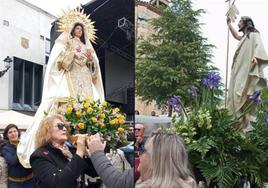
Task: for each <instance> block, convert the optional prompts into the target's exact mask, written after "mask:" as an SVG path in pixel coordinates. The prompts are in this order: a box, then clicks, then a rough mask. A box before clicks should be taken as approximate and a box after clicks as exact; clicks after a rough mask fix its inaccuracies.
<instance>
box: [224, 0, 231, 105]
mask: <svg viewBox="0 0 268 188" xmlns="http://www.w3.org/2000/svg"><path fill="white" fill-rule="evenodd" d="M226 2H227V1H226ZM230 6H231V0H228V10H229V9H230ZM227 30H228V31H227V55H226V70H225V93H224V104H225V105H224V107H225V108H226V107H227V90H228V67H229V66H228V64H229V40H230V37H229V36H230V30H229V28H227Z"/></svg>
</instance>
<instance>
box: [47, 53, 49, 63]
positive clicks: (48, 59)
mask: <svg viewBox="0 0 268 188" xmlns="http://www.w3.org/2000/svg"><path fill="white" fill-rule="evenodd" d="M48 60H49V56H47V55H46V64H47V63H48Z"/></svg>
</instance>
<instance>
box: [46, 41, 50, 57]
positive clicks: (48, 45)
mask: <svg viewBox="0 0 268 188" xmlns="http://www.w3.org/2000/svg"><path fill="white" fill-rule="evenodd" d="M45 48H46V55H49V54H50V39H48V38H46V44H45Z"/></svg>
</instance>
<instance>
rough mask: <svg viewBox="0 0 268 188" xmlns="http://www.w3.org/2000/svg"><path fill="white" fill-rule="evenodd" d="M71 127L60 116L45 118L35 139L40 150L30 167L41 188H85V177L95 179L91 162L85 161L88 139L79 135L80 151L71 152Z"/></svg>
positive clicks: (35, 154) (78, 147)
mask: <svg viewBox="0 0 268 188" xmlns="http://www.w3.org/2000/svg"><path fill="white" fill-rule="evenodd" d="M67 127H68V124H67V122H66V121H65V120H64V118H63V117H62V116H60V115H53V116H49V117H46V118H45V119H44V120H43V121H42V122H41V125H40V128H39V130H38V132H37V135H36V140H35V141H36V147H37V148H38V149H36V150H35V152H34V153H33V154H32V155H31V157H30V164H31V166H32V169H33V173H34V177H35V180H36V187H39V188H43V187H44V188H50V187H51V188H54V187H62V188H63V187H64V188H77V187H84V186H85V181H84V174H88V175H90V176H92V177H96V176H97V174H96V171H95V170H94V168H93V165H92V164H91V161H90V160H89V159H85V158H84V155H85V151H86V148H85V145H86V138H85V136H84V135H78V139H77V147H76V149H75V148H69V147H68V146H67V145H66V141H67V139H68V133H67Z"/></svg>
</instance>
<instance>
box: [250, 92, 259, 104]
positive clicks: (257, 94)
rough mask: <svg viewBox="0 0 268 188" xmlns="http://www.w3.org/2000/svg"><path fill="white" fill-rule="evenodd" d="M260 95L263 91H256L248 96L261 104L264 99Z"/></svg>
mask: <svg viewBox="0 0 268 188" xmlns="http://www.w3.org/2000/svg"><path fill="white" fill-rule="evenodd" d="M260 95H261V91H255V92H254V93H253V94H252V95H249V96H248V99H249V100H251V101H253V102H255V103H257V104H261V103H262V100H261V98H260Z"/></svg>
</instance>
